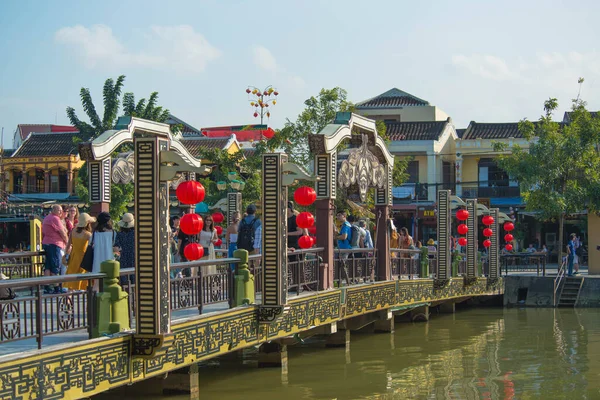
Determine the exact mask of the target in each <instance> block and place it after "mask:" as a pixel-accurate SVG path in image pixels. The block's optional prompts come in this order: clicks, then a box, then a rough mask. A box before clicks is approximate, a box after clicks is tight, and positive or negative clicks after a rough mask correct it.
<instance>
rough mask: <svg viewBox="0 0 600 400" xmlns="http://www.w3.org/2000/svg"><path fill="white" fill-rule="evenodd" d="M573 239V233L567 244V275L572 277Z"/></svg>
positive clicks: (573, 260) (573, 259)
mask: <svg viewBox="0 0 600 400" xmlns="http://www.w3.org/2000/svg"><path fill="white" fill-rule="evenodd" d="M575 237H576V235H575V234H574V233H571V239H570V240H569V244H567V275H568V276H573V264H574V262H575Z"/></svg>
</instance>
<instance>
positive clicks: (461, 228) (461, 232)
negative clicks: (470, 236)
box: [456, 224, 469, 235]
mask: <svg viewBox="0 0 600 400" xmlns="http://www.w3.org/2000/svg"><path fill="white" fill-rule="evenodd" d="M456 230H457V231H458V233H459V235H466V234H467V232H469V227H468V226H467V225H465V224H460V225H459V226H458V228H456Z"/></svg>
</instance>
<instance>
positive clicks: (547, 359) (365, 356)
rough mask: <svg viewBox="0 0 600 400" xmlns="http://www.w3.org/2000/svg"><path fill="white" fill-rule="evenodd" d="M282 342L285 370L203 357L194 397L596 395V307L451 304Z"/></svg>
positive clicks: (599, 315) (599, 360)
mask: <svg viewBox="0 0 600 400" xmlns="http://www.w3.org/2000/svg"><path fill="white" fill-rule="evenodd" d="M288 349H289V350H288V357H289V363H288V371H287V374H282V370H281V369H279V368H273V369H258V368H257V367H256V357H255V356H253V355H252V354H251V352H246V353H250V354H246V357H245V361H243V362H242V361H239V360H238V361H223V362H217V361H212V362H209V363H206V364H203V365H202V368H201V370H200V398H201V399H219V400H229V399H243V400H254V399H256V400H259V399H260V400H265V399H284V400H292V399H600V310H596V309H577V310H573V309H570V310H569V309H556V310H555V309H534V308H529V309H501V308H478V309H468V310H459V311H457V312H456V313H455V314H445V315H433V316H432V318H431V320H430V321H429V322H427V323H397V324H396V331H395V332H394V333H392V334H390V333H387V334H383V333H377V334H373V333H354V332H353V333H352V335H351V341H350V347H349V349H345V348H325V347H324V344H323V342H319V341H311V342H308V341H307V342H305V343H304V344H302V345H299V346H294V347H289V348H288ZM188 398H189V396H170V397H162V398H161V399H171V400H175V399H177V400H180V399H181V400H183V399H188ZM147 399H158V398H152V397H147Z"/></svg>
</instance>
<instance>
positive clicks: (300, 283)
mask: <svg viewBox="0 0 600 400" xmlns="http://www.w3.org/2000/svg"><path fill="white" fill-rule="evenodd" d="M322 252H323V248H314V249H306V250H296V251H292V252H288V253H287V256H288V263H287V265H288V267H287V268H288V291H295V292H296V294H300V293H301V292H305V291H317V290H318V288H319V273H320V265H321V263H322V262H323V258H322Z"/></svg>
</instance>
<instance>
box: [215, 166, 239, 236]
mask: <svg viewBox="0 0 600 400" xmlns="http://www.w3.org/2000/svg"><path fill="white" fill-rule="evenodd" d="M227 180H228V181H229V182H227V181H218V182H217V189H219V190H221V191H223V190H227V226H229V225H230V224H231V217H232V215H233V213H234V212H235V211H240V212H241V211H242V210H241V208H242V193H240V192H241V191H242V190H244V187H245V186H246V182H244V181H243V180H241V179H238V174H237V172H229V173H227Z"/></svg>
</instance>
